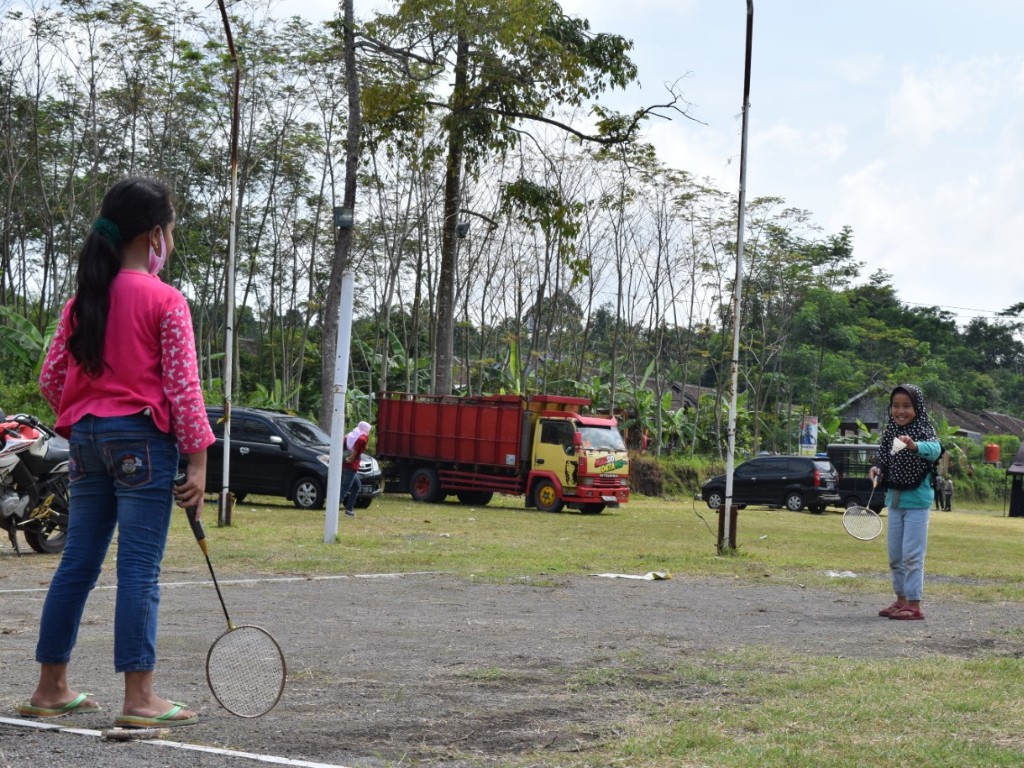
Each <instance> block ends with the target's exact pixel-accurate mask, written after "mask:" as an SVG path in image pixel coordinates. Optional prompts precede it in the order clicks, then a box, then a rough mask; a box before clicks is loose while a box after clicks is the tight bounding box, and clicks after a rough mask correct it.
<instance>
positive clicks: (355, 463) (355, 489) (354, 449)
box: [339, 421, 370, 517]
mask: <svg viewBox="0 0 1024 768" xmlns="http://www.w3.org/2000/svg"><path fill="white" fill-rule="evenodd" d="M369 440H370V425H369V424H368V423H367V422H365V421H360V422H359V423H358V424H357V425H356V428H355V429H353V430H352V431H351V432H349V433H348V434H347V435H345V455H344V456H343V457H342V460H341V491H340V497H339V498H341V503H342V505H343V506H344V507H345V515H346V517H355V516H356V508H355V507H356V500H357V499H358V498H359V491H361V490H362V488H363V483H362V481H361V480H360V479H359V462H360V460H361V459H362V458H363V451H365V450H366V444H367V443H368V442H369Z"/></svg>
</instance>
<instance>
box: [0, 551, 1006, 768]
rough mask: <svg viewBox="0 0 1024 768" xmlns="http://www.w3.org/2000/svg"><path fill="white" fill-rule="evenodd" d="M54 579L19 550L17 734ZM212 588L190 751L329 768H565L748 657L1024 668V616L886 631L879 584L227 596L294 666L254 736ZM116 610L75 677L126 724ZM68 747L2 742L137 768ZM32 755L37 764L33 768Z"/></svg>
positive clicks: (174, 651)
mask: <svg viewBox="0 0 1024 768" xmlns="http://www.w3.org/2000/svg"><path fill="white" fill-rule="evenodd" d="M52 566H53V561H52V560H51V559H48V558H44V557H43V556H26V557H23V558H21V559H20V560H18V559H16V558H15V557H14V556H13V552H9V551H0V660H2V661H3V668H4V681H5V684H4V690H5V692H6V693H5V696H4V698H3V701H2V702H0V706H2V708H3V710H4V714H7V715H10V713H12V711H13V707H14V705H15V704H16V703H17V702H18V701H19V700H21V699H23V698H25V697H27V695H28V694H29V693H30V692H31V690H32V687H33V685H34V681H35V674H36V668H35V664H34V663H33V661H32V657H33V649H34V644H35V633H36V627H37V621H38V616H39V610H40V607H41V604H42V600H43V597H44V595H45V591H44V590H45V586H46V584H47V582H48V578H49V572H50V569H51V568H52ZM205 575H206V574H205V573H204V572H200V571H199V570H194V571H188V572H177V573H175V572H165V574H164V579H163V581H164V584H165V586H164V590H163V602H162V604H161V633H160V667H159V670H158V687H159V690H160V691H161V692H162V693H164V694H165V695H167V696H171V697H173V698H176V699H180V700H182V701H187V702H189V704H191V705H192V706H194V707H198V708H199V709H200V711H201V713H202V720H201V722H200V724H199V725H198V726H195V727H193V728H189V729H183V731H182V732H176V733H175V738H180V739H181V740H183V741H188V742H190V743H196V744H204V745H208V746H217V747H228V748H231V749H236V750H244V751H247V752H253V753H270V754H274V755H281V756H285V757H288V758H291V759H295V760H307V761H315V762H319V763H324V764H330V765H347V766H387V765H397V764H401V765H412V764H414V765H421V766H445V767H446V768H461V767H462V766H470V765H472V766H487V765H492V766H500V765H507V764H508V763H509V762H511V761H512V760H515V759H518V758H520V757H522V756H524V755H527V754H531V753H541V754H546V755H549V756H550V757H549V758H548V759H549V760H550V762H545V763H543V764H550V765H556V764H558V757H557V756H558V755H559V754H561V753H565V752H574V751H578V750H586V749H587V748H588V747H589V746H592V745H594V744H595V743H601V742H603V741H605V740H607V739H612V738H615V737H616V734H618V733H619V732H620V731H621V729H622V727H623V724H624V723H626V722H628V720H629V718H630V717H631V713H632V712H633V711H634V710H635V706H636V705H637V703H638V702H640V701H641V700H648V701H649V700H650V697H651V696H655V697H664V698H665V699H666V700H668V699H671V700H673V701H677V702H678V701H685V700H694V701H696V700H700V699H703V698H707V697H715V696H721V695H724V693H725V692H723V691H720V690H716V688H715V687H714V685H711V684H706V683H701V682H700V680H699V678H697V677H695V678H694V680H693V681H688V680H687V678H686V677H685V676H680V675H678V674H673V675H669V674H666V670H668V669H671V668H676V667H678V666H679V665H681V664H687V663H689V662H694V663H696V662H701V660H702V659H707V657H708V654H712V653H714V654H721V653H727V652H728V651H729V649H738V648H742V647H744V646H757V647H776V648H780V649H785V650H786V651H787V652H793V653H800V654H810V655H830V656H844V657H850V658H870V657H881V656H892V655H893V654H895V655H897V656H906V657H920V656H927V655H950V656H957V657H971V656H974V655H977V654H979V653H984V654H993V653H996V654H1007V655H1020V653H1021V652H1022V646H1024V643H1022V641H1021V635H1020V633H1019V629H1020V628H1021V627H1022V626H1024V605H1020V604H1016V603H1011V604H992V605H977V604H967V603H957V602H949V601H937V602H933V603H929V604H927V605H926V611H927V614H928V618H927V620H926V621H924V622H895V621H886V620H884V619H879V618H877V616H876V615H875V613H876V611H877V609H878V608H879V607H881V606H882V605H884V604H885V602H887V597H888V595H887V582H886V580H885V579H884V577H883V575H882V574H874V575H873V576H868V577H867V578H873V579H876V580H877V582H878V591H877V595H875V596H873V597H870V598H868V597H861V596H851V595H847V594H843V593H840V592H838V591H832V590H811V589H801V588H795V587H794V588H789V587H782V586H773V585H770V584H767V583H758V584H744V583H738V582H732V581H726V580H709V579H688V578H679V577H676V578H673V579H671V580H668V581H637V580H630V579H610V578H600V577H594V576H581V577H573V578H556V579H550V580H545V581H544V582H543V583H542V584H541V585H533V584H530V583H522V584H502V585H499V584H490V583H474V582H472V581H468V580H465V579H462V578H455V577H452V576H448V575H445V574H406V575H377V576H373V575H362V576H356V575H351V576H342V577H334V578H316V579H309V578H303V577H294V578H284V577H279V576H267V577H263V578H260V577H254V578H251V579H244V580H242V579H231V578H227V577H225V578H224V583H223V584H222V586H223V588H224V592H225V599H226V600H227V602H228V607H229V609H230V611H231V614H232V619H233V620H234V621H235V623H236V624H243V623H256V624H260V625H262V626H264V627H265V628H267V629H268V630H269V631H270V632H271V633H272V634H273V635H274V636H275V637H276V638H277V639H278V641H279V642H280V643H281V645H282V647H283V649H284V652H285V656H286V658H287V661H288V666H289V669H288V683H287V687H286V689H285V693H284V697H283V699H282V701H281V703H280V704H279V705H278V707H277V708H276V709H275V710H273V711H272V712H271V713H270V714H269V715H267V716H265V717H263V718H260V719H255V720H242V719H238V718H235V717H233V716H232V715H230V714H228V713H226V712H225V711H224V710H223V709H221V708H219V706H218V705H217V704H216V702H215V701H214V700H213V699H212V697H211V695H210V693H209V691H208V689H207V687H206V682H205V678H204V675H203V665H204V663H205V657H206V651H207V649H208V647H209V644H210V642H212V640H213V639H214V638H215V637H216V636H217V635H218V634H219V633H220V632H221V631H222V630H223V628H224V621H223V615H222V614H221V613H220V608H219V605H218V604H217V602H216V595H215V593H214V591H213V588H212V586H211V585H210V584H209V583H208V581H206V579H204V576H205ZM109 578H110V577H109V576H104V579H109ZM113 598H114V590H113V588H112V586H111V584H110V583H109V581H105V582H104V583H102V584H101V587H100V588H98V589H97V591H96V592H95V593H94V595H93V597H92V598H91V600H90V603H89V607H88V609H87V612H86V620H85V623H84V625H83V627H82V632H81V636H80V640H79V646H78V649H77V651H76V656H75V660H74V662H73V680H74V681H75V684H76V685H78V686H79V687H81V688H84V689H87V690H90V691H92V692H94V693H95V694H96V696H97V697H98V698H99V699H100V700H101V701H102V702H103V703H104V705H105V706H106V708H107V710H108V712H110V711H111V710H113V711H117V710H118V708H119V707H120V696H121V690H120V679H119V678H118V677H117V676H115V675H114V673H113V671H112V668H111V658H112V640H111V632H110V629H109V624H110V621H111V620H112V615H113ZM701 663H704V662H701ZM104 717H105V715H92V716H80V717H78V718H77V720H76V719H74V718H68V719H67V721H66V724H69V725H80V726H82V727H105V726H106V724H107V720H102V721H100V722H98V723H97V722H96V721H97V719H99V718H104ZM106 717H107V719H109V716H106ZM185 731H187V733H186V732H185ZM65 738H69V737H65ZM52 739H53V737H52V735H50V734H42V735H39V734H26V733H24V732H23V731H21V730H17V729H12V728H10V727H9V726H7V725H4V724H0V744H3V745H4V746H3V747H0V766H6V765H12V766H20V765H39V764H47V765H56V766H59V765H64V764H67V765H72V764H75V763H76V762H77V763H78V764H79V765H80V764H103V765H118V764H119V763H118V760H120V759H121V757H122V756H126V757H127V756H131V755H132V753H131V752H130V751H128V750H126V749H123V748H121V749H120V751H118V752H113V751H110V753H109V754H107V753H104V754H102V755H99V756H97V755H95V754H91V753H90V754H89V755H83V754H81V753H80V752H79V750H81V749H86V748H87V747H86V746H82V744H80V743H79V742H82V741H83V740H81V739H80V740H79V742H74V743H73V744H72V743H70V742H66V741H61V742H60V748H59V749H57V750H54V749H53V744H54V742H53V740H52ZM91 741H93V742H97V743H98V745H99V746H98V747H94V746H93V745H89V746H88V749H94V748H96V749H105V750H116V749H118V748H117V747H110V746H109V744H108V743H104V742H99V741H98V740H91ZM40 745H43V746H40ZM47 745H48V746H47ZM136 748H141V745H132V746H131V747H129V750H130V749H136ZM40 749H42V750H44V751H45V752H46V755H47V759H46V760H45V761H44V762H43V763H40V762H38V760H39V758H40V754H39V750H40ZM164 753H166V754H164ZM30 754H31V755H32V757H34V758H35V759H34V761H29V762H21V761H22V760H25V759H27V756H28V755H30ZM136 756H137V755H136ZM5 759H6V761H7V762H4V760H5ZM83 760H84V761H86V762H85V763H83ZM90 760H91V761H94V762H88V761H90ZM176 760H180V761H181V762H180V763H179V762H175V761H176ZM217 760H218V758H215V757H213V756H208V755H202V756H200V757H197V756H194V755H191V756H190V755H184V756H180V757H179V756H178V755H174V754H171V753H170V750H162V752H161V755H160V763H159V764H160V765H166V766H177V765H181V766H183V767H184V766H189V767H190V768H196V767H197V766H199V767H200V768H202V767H203V766H214V765H235V764H236V763H234V762H217ZM65 761H66V762H65ZM124 764H125V765H130V764H132V763H131V762H125V763H124Z"/></svg>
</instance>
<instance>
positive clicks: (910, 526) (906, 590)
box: [888, 507, 931, 600]
mask: <svg viewBox="0 0 1024 768" xmlns="http://www.w3.org/2000/svg"><path fill="white" fill-rule="evenodd" d="M930 512H931V510H930V509H929V508H928V507H925V508H923V509H903V508H900V507H890V508H889V533H888V541H889V570H890V571H891V572H892V589H893V591H894V592H895V593H896V594H897V595H902V596H903V597H905V598H906V599H907V600H920V599H921V595H922V594H923V593H924V555H925V551H926V550H927V549H928V516H929V514H930Z"/></svg>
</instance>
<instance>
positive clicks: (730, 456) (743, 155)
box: [718, 0, 754, 554]
mask: <svg viewBox="0 0 1024 768" xmlns="http://www.w3.org/2000/svg"><path fill="white" fill-rule="evenodd" d="M753 41H754V0H747V45H746V56H745V61H744V67H743V119H742V128H741V129H740V135H741V138H740V194H739V201H738V205H739V212H738V216H737V218H736V285H735V287H734V289H733V302H732V323H733V327H732V361H731V362H730V365H729V371H730V374H731V386H730V390H729V449H728V452H727V453H726V457H725V508H724V509H722V510H721V512H720V514H721V522H720V525H719V527H718V530H719V538H718V552H719V554H723V553H724V552H727V551H731V550H732V549H733V548H734V542H735V541H736V532H735V530H733V528H732V523H733V517H732V473H733V467H734V466H735V464H736V398H737V394H738V392H739V380H740V309H741V308H742V305H743V231H744V228H745V216H744V214H745V211H746V204H747V115H748V113H749V112H750V53H751V50H752V48H753Z"/></svg>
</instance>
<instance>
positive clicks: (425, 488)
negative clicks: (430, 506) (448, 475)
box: [409, 467, 444, 503]
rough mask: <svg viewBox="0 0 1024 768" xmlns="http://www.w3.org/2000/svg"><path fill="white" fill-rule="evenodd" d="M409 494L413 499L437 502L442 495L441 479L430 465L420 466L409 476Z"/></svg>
mask: <svg viewBox="0 0 1024 768" xmlns="http://www.w3.org/2000/svg"><path fill="white" fill-rule="evenodd" d="M409 494H410V495H411V496H412V499H413V501H425V502H431V503H433V502H437V501H441V500H442V499H443V498H444V496H443V494H442V492H441V481H440V480H438V478H437V472H435V471H434V470H433V469H431V468H430V467H420V468H419V469H417V470H416V471H415V472H413V473H412V477H410V478H409Z"/></svg>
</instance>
